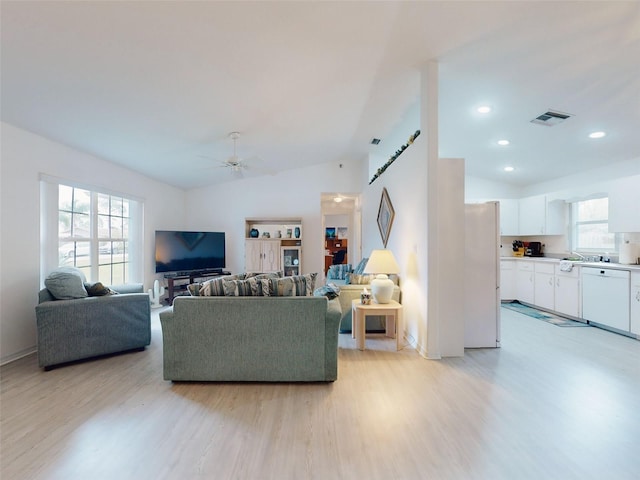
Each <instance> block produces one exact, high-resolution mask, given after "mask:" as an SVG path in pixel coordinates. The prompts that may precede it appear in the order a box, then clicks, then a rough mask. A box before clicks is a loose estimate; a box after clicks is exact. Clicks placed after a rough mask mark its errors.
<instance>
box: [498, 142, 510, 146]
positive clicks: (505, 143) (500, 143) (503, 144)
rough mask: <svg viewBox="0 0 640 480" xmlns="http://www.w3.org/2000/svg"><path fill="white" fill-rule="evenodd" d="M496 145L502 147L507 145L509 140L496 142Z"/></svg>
mask: <svg viewBox="0 0 640 480" xmlns="http://www.w3.org/2000/svg"><path fill="white" fill-rule="evenodd" d="M498 145H502V146H503V147H504V146H505V145H509V140H498Z"/></svg>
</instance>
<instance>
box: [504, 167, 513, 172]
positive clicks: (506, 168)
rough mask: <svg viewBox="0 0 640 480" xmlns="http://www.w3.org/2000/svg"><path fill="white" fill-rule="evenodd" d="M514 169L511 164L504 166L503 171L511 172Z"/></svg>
mask: <svg viewBox="0 0 640 480" xmlns="http://www.w3.org/2000/svg"><path fill="white" fill-rule="evenodd" d="M514 170H515V169H514V168H513V167H511V166H506V167H504V171H505V172H513V171H514Z"/></svg>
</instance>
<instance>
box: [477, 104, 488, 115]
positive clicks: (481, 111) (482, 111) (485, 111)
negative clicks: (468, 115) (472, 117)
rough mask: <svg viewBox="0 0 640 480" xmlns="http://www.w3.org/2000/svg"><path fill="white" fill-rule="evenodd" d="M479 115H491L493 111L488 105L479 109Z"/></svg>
mask: <svg viewBox="0 0 640 480" xmlns="http://www.w3.org/2000/svg"><path fill="white" fill-rule="evenodd" d="M477 110H478V113H489V112H490V111H491V107H490V106H488V105H482V106H481V107H478V108H477Z"/></svg>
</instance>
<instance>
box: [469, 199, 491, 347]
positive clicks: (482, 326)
mask: <svg viewBox="0 0 640 480" xmlns="http://www.w3.org/2000/svg"><path fill="white" fill-rule="evenodd" d="M464 259H465V261H464V273H465V275H464V278H465V284H464V288H463V289H462V291H463V292H464V347H465V348H495V347H499V346H500V204H499V203H498V202H487V203H478V204H465V252H464Z"/></svg>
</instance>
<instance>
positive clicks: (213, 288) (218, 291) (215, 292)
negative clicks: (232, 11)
mask: <svg viewBox="0 0 640 480" xmlns="http://www.w3.org/2000/svg"><path fill="white" fill-rule="evenodd" d="M225 280H244V273H238V274H235V275H225V276H224V277H216V278H213V279H211V280H207V281H206V282H204V283H202V286H201V287H200V291H199V292H198V295H197V296H200V297H223V296H224V281H225Z"/></svg>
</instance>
